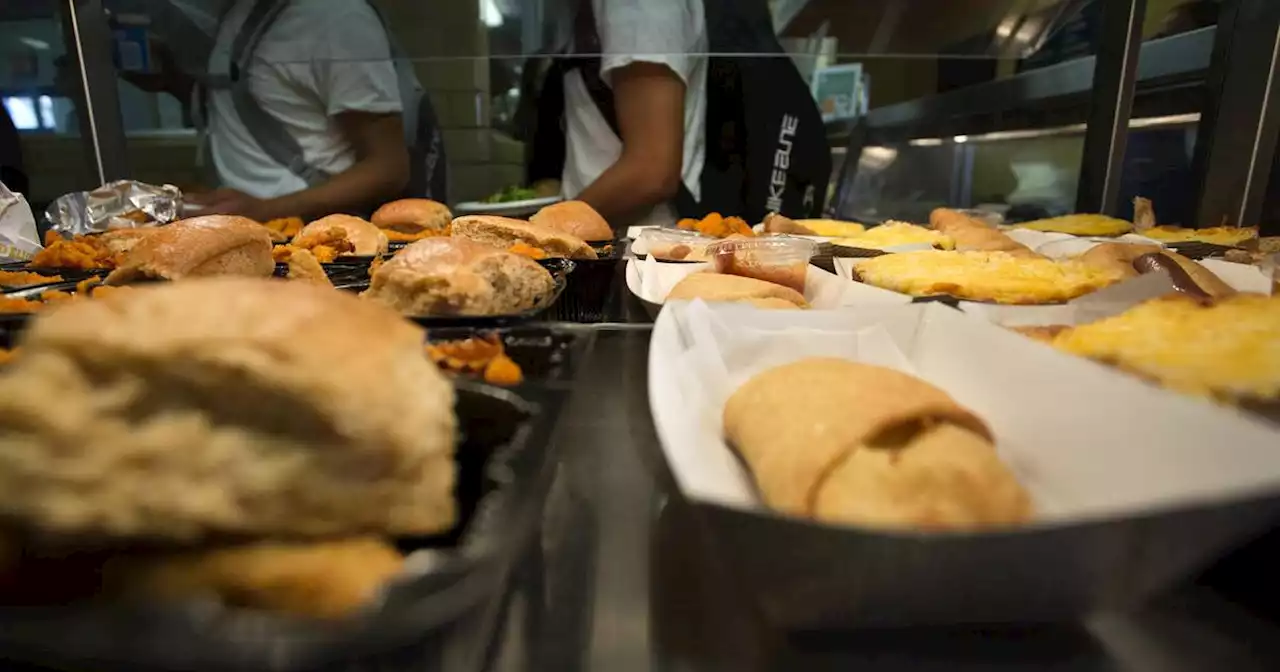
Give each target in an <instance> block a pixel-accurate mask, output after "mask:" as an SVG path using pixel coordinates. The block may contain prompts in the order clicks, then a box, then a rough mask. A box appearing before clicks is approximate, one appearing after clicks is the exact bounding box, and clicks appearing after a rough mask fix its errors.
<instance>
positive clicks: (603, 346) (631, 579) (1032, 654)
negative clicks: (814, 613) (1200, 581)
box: [491, 283, 1280, 672]
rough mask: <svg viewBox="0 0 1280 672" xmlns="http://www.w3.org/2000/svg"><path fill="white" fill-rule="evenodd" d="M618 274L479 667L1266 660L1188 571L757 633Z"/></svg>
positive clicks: (1232, 664) (1247, 663)
mask: <svg viewBox="0 0 1280 672" xmlns="http://www.w3.org/2000/svg"><path fill="white" fill-rule="evenodd" d="M618 289H619V291H620V293H621V294H620V296H619V297H618V299H619V303H618V305H617V306H615V310H614V311H613V314H614V315H615V316H616V317H617V318H618V319H619V320H620V322H618V323H614V324H610V325H604V326H592V327H586V326H584V327H583V328H585V329H592V330H594V331H596V332H597V333H596V339H595V343H594V345H593V348H592V351H591V352H590V354H589V355H588V357H587V358H586V360H585V361H584V363H583V365H582V366H581V368H580V375H579V377H578V379H577V381H576V385H575V389H574V392H573V395H572V398H571V400H570V401H569V405H568V407H567V408H566V410H565V413H564V414H563V415H562V419H561V422H560V423H559V426H558V428H557V430H556V438H555V442H556V447H557V450H558V451H559V453H560V454H559V460H560V471H559V474H558V478H557V483H556V485H555V487H554V490H553V493H552V496H551V498H550V501H549V505H548V510H547V512H546V516H545V530H544V539H543V544H542V547H541V549H540V551H541V553H540V554H539V553H535V554H534V556H533V557H530V558H529V559H527V561H526V562H525V563H524V565H523V567H522V571H521V576H520V577H519V578H518V579H517V581H516V583H515V586H514V592H513V598H512V599H511V601H510V608H509V609H508V610H507V616H506V618H505V623H504V625H503V627H502V634H501V636H500V638H501V643H500V644H499V645H498V646H496V647H494V649H495V650H494V651H493V654H494V655H493V661H492V662H493V665H492V667H491V669H495V670H557V671H559V670H578V669H584V670H607V671H609V672H619V671H622V670H655V669H657V670H826V669H832V670H834V669H842V670H843V669H859V670H894V671H896V670H913V671H922V670H923V671H928V670H935V669H936V670H1012V669H1034V670H1073V671H1074V670H1080V671H1085V670H1089V671H1094V670H1097V671H1108V672H1110V671H1120V670H1134V671H1142V672H1147V671H1150V672H1157V671H1159V672H1172V671H1187V672H1190V671H1194V670H1206V671H1207V670H1214V671H1220V670H1231V671H1232V672H1245V671H1248V670H1275V669H1280V629H1277V628H1276V627H1275V625H1274V624H1272V623H1270V622H1268V621H1265V620H1262V619H1260V618H1257V617H1254V616H1252V615H1250V614H1249V613H1248V612H1246V611H1245V610H1244V609H1242V608H1240V607H1238V606H1236V605H1233V604H1231V603H1230V602H1228V601H1227V600H1225V599H1224V598H1222V597H1220V596H1218V595H1217V594H1216V593H1214V592H1213V591H1211V590H1209V589H1206V588H1202V587H1197V586H1189V587H1187V588H1185V589H1183V590H1181V591H1179V592H1176V593H1175V594H1173V595H1170V596H1168V597H1166V598H1163V599H1161V600H1159V601H1157V603H1155V604H1152V605H1150V606H1149V607H1148V608H1146V609H1145V610H1143V611H1142V612H1140V613H1137V614H1132V615H1119V614H1107V615H1101V616H1098V617H1095V618H1092V619H1089V620H1088V621H1087V622H1085V623H1080V624H1070V625H1062V626H1054V627H1031V626H1018V627H1008V628H991V629H983V630H981V631H975V630H973V629H969V630H966V631H942V630H928V631H901V630H899V631H874V632H869V631H862V632H824V633H813V632H810V633H791V634H783V633H777V632H770V631H769V629H768V628H765V627H762V626H760V625H759V623H758V622H757V619H756V618H755V615H754V614H753V613H750V611H749V610H748V608H747V607H743V606H740V603H739V602H738V601H736V600H735V598H734V593H733V588H732V585H731V582H730V579H729V573H730V571H729V570H730V569H731V568H723V567H711V568H707V567H705V566H703V563H702V560H701V559H702V558H704V557H706V555H707V554H706V553H702V552H700V551H701V550H703V549H702V548H701V546H700V545H701V544H702V543H704V542H705V537H702V536H701V535H699V534H698V531H697V529H698V524H697V521H696V520H694V519H693V517H692V516H690V515H688V512H687V511H685V510H684V509H683V507H682V505H681V503H680V501H679V499H678V497H675V496H674V495H673V483H672V481H671V477H670V474H669V473H668V472H667V471H666V468H665V466H664V463H663V461H662V459H661V455H660V451H659V447H658V443H657V439H656V437H655V434H654V427H653V423H652V421H651V419H650V414H649V403H648V389H647V381H646V369H647V358H648V342H649V332H650V328H649V326H648V325H645V324H643V322H644V321H646V319H645V318H644V317H643V316H644V313H643V311H642V310H641V309H640V307H639V306H638V305H636V304H635V302H634V299H632V297H630V296H629V295H627V290H626V288H625V286H624V285H622V284H621V283H619V286H618ZM628 319H629V320H632V321H631V322H625V320H628ZM539 555H540V557H538V556H539Z"/></svg>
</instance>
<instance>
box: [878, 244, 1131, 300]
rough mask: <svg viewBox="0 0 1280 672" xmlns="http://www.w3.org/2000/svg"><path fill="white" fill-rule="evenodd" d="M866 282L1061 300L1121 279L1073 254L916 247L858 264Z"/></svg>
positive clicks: (931, 291) (983, 296) (926, 292)
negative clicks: (1042, 256)
mask: <svg viewBox="0 0 1280 672" xmlns="http://www.w3.org/2000/svg"><path fill="white" fill-rule="evenodd" d="M856 272H857V274H858V277H859V279H861V280H862V281H863V282H865V283H867V284H869V285H875V286H876V287H883V288H884V289H891V290H893V291H896V292H902V293H903V294H910V295H912V296H933V295H938V294H950V295H951V296H955V297H958V298H961V299H967V300H970V301H994V302H996V303H1009V304H1043V303H1061V302H1063V301H1068V300H1070V299H1074V298H1076V297H1077V296H1081V295H1084V294H1088V293H1089V292H1092V291H1095V290H1098V289H1101V288H1103V287H1106V286H1107V285H1110V284H1113V283H1115V282H1118V281H1120V280H1121V275H1120V274H1119V273H1118V272H1115V271H1112V270H1110V269H1105V268H1098V267H1095V266H1090V265H1089V264H1085V263H1084V262H1080V261H1075V260H1064V261H1054V260H1052V259H1028V258H1023V257H1015V256H1013V255H1011V254H1009V253H1007V252H943V251H939V250H922V251H920V252H904V253H899V254H886V255H883V256H880V257H875V258H874V259H867V260H866V261H863V262H862V263H860V264H858V266H857V269H856Z"/></svg>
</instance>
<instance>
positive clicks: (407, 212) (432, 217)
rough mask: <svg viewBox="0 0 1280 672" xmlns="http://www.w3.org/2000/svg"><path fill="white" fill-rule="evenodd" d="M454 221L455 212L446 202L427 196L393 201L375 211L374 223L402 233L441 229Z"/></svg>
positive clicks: (379, 226)
mask: <svg viewBox="0 0 1280 672" xmlns="http://www.w3.org/2000/svg"><path fill="white" fill-rule="evenodd" d="M451 221H453V213H452V212H449V207H448V206H446V205H445V204H444V203H437V202H436V201H432V200H430V199H426V198H402V199H400V200H398V201H391V202H390V203H387V204H386V205H383V206H382V207H381V208H378V210H377V212H374V213H373V225H374V226H376V227H378V228H380V229H391V230H392V231H399V232H400V233H421V232H423V231H439V230H441V229H444V228H445V227H446V226H449V222H451Z"/></svg>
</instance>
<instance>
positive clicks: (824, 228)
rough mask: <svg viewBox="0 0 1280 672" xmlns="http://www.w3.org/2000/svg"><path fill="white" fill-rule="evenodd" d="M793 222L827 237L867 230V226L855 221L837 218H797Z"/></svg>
mask: <svg viewBox="0 0 1280 672" xmlns="http://www.w3.org/2000/svg"><path fill="white" fill-rule="evenodd" d="M795 223H796V224H799V225H800V226H803V227H804V228H806V229H809V230H810V231H812V232H813V235H815V236H826V237H829V238H840V237H844V236H856V235H858V234H860V233H862V232H863V231H866V230H867V227H865V226H863V225H861V224H859V223H857V222H842V221H840V220H838V219H797V220H795Z"/></svg>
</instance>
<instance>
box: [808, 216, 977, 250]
mask: <svg viewBox="0 0 1280 672" xmlns="http://www.w3.org/2000/svg"><path fill="white" fill-rule="evenodd" d="M831 242H832V243H834V244H836V245H845V246H848V247H860V248H863V249H870V250H883V249H884V248H886V247H893V246H895V245H910V244H913V243H928V244H930V245H932V246H934V247H937V248H941V249H944V250H954V249H955V247H956V241H955V239H954V238H952V237H951V236H948V235H947V234H945V233H942V232H941V231H934V230H933V229H927V228H925V227H923V226H917V225H915V224H908V223H907V222H885V223H884V224H881V225H880V226H874V227H872V228H870V229H867V231H866V232H865V233H861V234H858V235H856V236H850V237H848V238H837V239H835V240H833V241H831Z"/></svg>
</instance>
